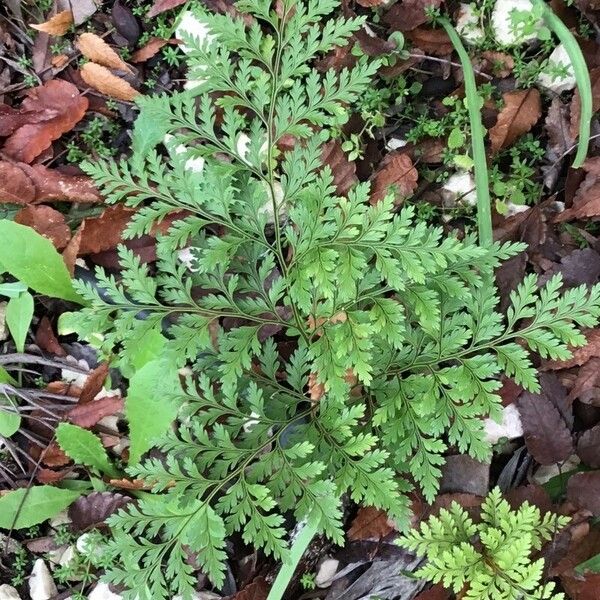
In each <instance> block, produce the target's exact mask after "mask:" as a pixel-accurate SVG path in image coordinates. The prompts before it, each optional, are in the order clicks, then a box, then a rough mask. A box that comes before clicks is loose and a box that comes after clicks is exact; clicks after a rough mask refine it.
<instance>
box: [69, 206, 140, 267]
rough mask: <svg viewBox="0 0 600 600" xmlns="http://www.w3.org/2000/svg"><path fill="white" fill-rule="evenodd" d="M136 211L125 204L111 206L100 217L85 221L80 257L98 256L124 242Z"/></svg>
mask: <svg viewBox="0 0 600 600" xmlns="http://www.w3.org/2000/svg"><path fill="white" fill-rule="evenodd" d="M134 214H135V211H134V210H132V209H131V208H125V206H124V205H123V204H115V205H114V206H109V207H108V208H107V209H106V210H105V211H104V212H103V213H102V214H101V215H100V216H99V217H90V218H88V219H85V221H84V223H85V226H84V228H83V232H82V236H81V244H80V246H79V255H80V256H83V255H85V254H97V253H98V252H103V251H104V250H110V249H111V248H114V247H115V246H117V245H118V244H120V243H121V242H122V234H123V231H124V230H125V227H127V224H128V223H129V220H130V219H131V217H132V216H133V215H134Z"/></svg>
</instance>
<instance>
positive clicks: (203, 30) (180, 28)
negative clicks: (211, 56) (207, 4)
mask: <svg viewBox="0 0 600 600" xmlns="http://www.w3.org/2000/svg"><path fill="white" fill-rule="evenodd" d="M183 35H187V36H188V37H193V38H196V40H198V41H199V43H200V45H201V46H204V45H205V44H206V45H208V44H210V43H211V42H212V41H213V40H214V38H215V36H214V35H211V33H210V29H209V28H208V24H207V23H206V22H205V21H202V19H200V18H199V16H198V15H197V14H196V13H194V12H192V11H191V10H186V11H185V12H184V13H183V14H182V15H181V17H180V19H179V23H178V24H177V28H176V29H175V37H176V38H177V39H180V40H181V39H182V36H183ZM179 47H180V48H181V49H182V50H183V51H184V52H185V53H188V52H191V51H192V50H193V48H190V47H189V46H186V45H185V44H181V45H180V46H179Z"/></svg>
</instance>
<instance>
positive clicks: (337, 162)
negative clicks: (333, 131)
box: [321, 140, 358, 196]
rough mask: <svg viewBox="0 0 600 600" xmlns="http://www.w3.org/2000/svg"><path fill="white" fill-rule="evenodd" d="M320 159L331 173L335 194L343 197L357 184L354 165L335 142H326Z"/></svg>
mask: <svg viewBox="0 0 600 600" xmlns="http://www.w3.org/2000/svg"><path fill="white" fill-rule="evenodd" d="M321 159H322V160H323V164H326V165H328V166H329V168H330V169H331V172H332V173H333V183H334V184H335V187H336V190H337V193H338V194H340V195H341V196H345V195H346V194H347V193H348V192H349V191H350V190H351V189H352V187H353V186H354V185H355V184H356V183H357V182H358V178H357V177H356V165H355V164H354V162H350V161H349V160H348V157H347V156H346V153H345V152H344V151H343V150H342V146H341V144H340V143H339V142H338V141H337V140H331V141H329V142H327V143H326V144H325V145H324V146H323V148H322V150H321Z"/></svg>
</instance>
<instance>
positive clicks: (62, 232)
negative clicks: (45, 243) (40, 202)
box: [14, 206, 71, 250]
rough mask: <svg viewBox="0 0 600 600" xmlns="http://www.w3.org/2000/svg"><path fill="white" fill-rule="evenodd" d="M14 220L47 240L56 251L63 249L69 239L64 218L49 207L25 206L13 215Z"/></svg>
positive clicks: (69, 231)
mask: <svg viewBox="0 0 600 600" xmlns="http://www.w3.org/2000/svg"><path fill="white" fill-rule="evenodd" d="M14 220H15V221H16V222H17V223H20V224H21V225H27V226H28V227H32V228H33V229H35V230H36V231H37V232H38V233H39V234H40V235H43V236H44V237H46V238H48V239H49V240H50V241H51V242H52V243H53V244H54V247H55V248H56V249H57V250H61V249H62V248H64V247H65V246H66V245H67V243H68V242H69V240H70V239H71V230H70V229H69V226H68V225H67V223H66V221H65V216H64V215H63V214H62V213H61V212H58V211H57V210H54V209H53V208H52V207H50V206H26V207H25V208H22V209H21V210H20V211H19V212H18V213H17V214H16V215H15V219H14Z"/></svg>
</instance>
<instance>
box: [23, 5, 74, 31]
mask: <svg viewBox="0 0 600 600" xmlns="http://www.w3.org/2000/svg"><path fill="white" fill-rule="evenodd" d="M71 25H73V13H72V12H71V11H70V10H63V11H62V12H59V13H57V14H55V15H54V16H53V17H51V18H50V19H48V20H47V21H46V22H45V23H38V24H34V23H31V24H30V25H29V26H30V27H31V28H32V29H37V30H38V31H41V32H43V33H47V34H48V35H65V33H67V31H69V27H71Z"/></svg>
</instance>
